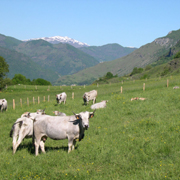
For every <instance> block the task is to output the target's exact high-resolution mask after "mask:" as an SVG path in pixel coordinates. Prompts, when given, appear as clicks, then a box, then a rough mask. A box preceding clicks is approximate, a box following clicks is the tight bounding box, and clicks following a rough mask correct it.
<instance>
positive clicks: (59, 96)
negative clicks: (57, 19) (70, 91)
mask: <svg viewBox="0 0 180 180" xmlns="http://www.w3.org/2000/svg"><path fill="white" fill-rule="evenodd" d="M66 98H67V94H66V93H65V92H62V93H61V94H56V100H57V103H59V104H61V102H64V104H65V103H66Z"/></svg>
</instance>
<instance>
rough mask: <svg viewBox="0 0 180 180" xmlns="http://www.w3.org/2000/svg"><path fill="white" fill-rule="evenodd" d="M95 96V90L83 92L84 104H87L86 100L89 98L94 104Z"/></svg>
mask: <svg viewBox="0 0 180 180" xmlns="http://www.w3.org/2000/svg"><path fill="white" fill-rule="evenodd" d="M96 97H97V91H96V90H92V91H89V92H85V93H84V95H83V100H84V104H85V103H87V104H88V102H89V101H90V100H93V104H94V103H95V102H96Z"/></svg>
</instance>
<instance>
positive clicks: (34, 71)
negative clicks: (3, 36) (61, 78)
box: [0, 47, 58, 82]
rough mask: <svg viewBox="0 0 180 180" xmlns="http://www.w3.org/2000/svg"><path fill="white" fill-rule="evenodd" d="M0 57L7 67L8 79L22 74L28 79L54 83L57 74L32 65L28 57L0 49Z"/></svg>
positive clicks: (34, 64)
mask: <svg viewBox="0 0 180 180" xmlns="http://www.w3.org/2000/svg"><path fill="white" fill-rule="evenodd" d="M0 56H2V57H3V58H4V59H5V61H6V62H7V63H8V65H9V73H8V74H7V75H8V77H9V78H13V77H14V75H15V74H23V75H24V76H26V77H27V78H28V79H31V80H33V79H37V78H43V79H46V80H48V81H51V82H53V81H55V80H57V78H58V74H56V73H54V72H53V71H50V70H45V69H43V68H42V67H41V66H39V65H37V64H36V63H34V62H33V61H32V60H31V58H29V57H28V56H26V55H24V54H22V53H19V52H17V51H14V50H10V49H7V48H3V47H0Z"/></svg>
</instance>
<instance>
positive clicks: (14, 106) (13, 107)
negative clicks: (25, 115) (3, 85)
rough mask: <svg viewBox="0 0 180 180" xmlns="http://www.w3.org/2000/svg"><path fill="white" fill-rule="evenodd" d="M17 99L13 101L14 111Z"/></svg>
mask: <svg viewBox="0 0 180 180" xmlns="http://www.w3.org/2000/svg"><path fill="white" fill-rule="evenodd" d="M15 106H16V105H15V99H13V109H15Z"/></svg>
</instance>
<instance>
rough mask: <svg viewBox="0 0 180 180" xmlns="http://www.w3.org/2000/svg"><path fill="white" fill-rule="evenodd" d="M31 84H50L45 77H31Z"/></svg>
mask: <svg viewBox="0 0 180 180" xmlns="http://www.w3.org/2000/svg"><path fill="white" fill-rule="evenodd" d="M32 84H34V85H51V83H50V82H49V81H46V80H45V79H41V78H38V79H33V81H32Z"/></svg>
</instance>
